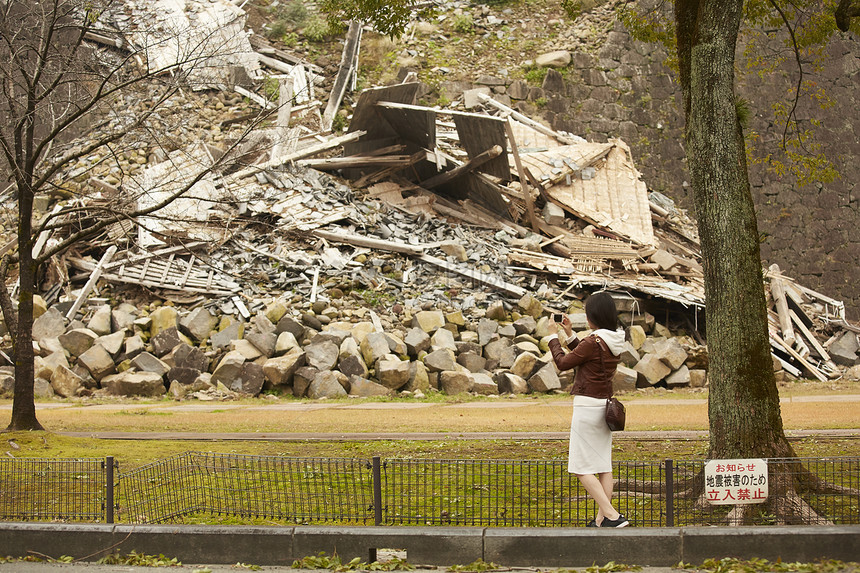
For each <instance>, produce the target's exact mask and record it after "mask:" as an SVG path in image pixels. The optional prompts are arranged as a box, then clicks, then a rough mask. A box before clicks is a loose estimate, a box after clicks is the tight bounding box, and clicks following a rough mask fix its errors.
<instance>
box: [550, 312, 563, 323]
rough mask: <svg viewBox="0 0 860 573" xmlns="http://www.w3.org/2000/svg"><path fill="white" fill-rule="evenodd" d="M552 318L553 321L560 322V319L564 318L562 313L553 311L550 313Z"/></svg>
mask: <svg viewBox="0 0 860 573" xmlns="http://www.w3.org/2000/svg"><path fill="white" fill-rule="evenodd" d="M552 320H553V322H558V323H561V321H562V320H564V315H563V314H561V313H560V312H554V313H552Z"/></svg>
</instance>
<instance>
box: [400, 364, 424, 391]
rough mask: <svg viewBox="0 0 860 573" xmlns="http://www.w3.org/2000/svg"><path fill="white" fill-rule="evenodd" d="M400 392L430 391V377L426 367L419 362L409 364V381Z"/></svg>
mask: <svg viewBox="0 0 860 573" xmlns="http://www.w3.org/2000/svg"><path fill="white" fill-rule="evenodd" d="M401 390H402V391H409V392H424V393H426V392H428V391H429V390H430V377H429V376H428V372H427V367H426V366H425V365H424V363H423V362H421V361H420V360H413V361H411V362H409V380H407V382H406V385H405V386H403V388H401Z"/></svg>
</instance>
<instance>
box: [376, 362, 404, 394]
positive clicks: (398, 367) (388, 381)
mask: <svg viewBox="0 0 860 573" xmlns="http://www.w3.org/2000/svg"><path fill="white" fill-rule="evenodd" d="M376 379H377V380H379V383H380V384H382V385H383V386H385V387H386V388H390V389H392V390H399V389H400V388H402V387H403V386H404V385H405V384H406V383H407V382H408V381H409V362H408V361H405V360H380V361H379V362H377V363H376Z"/></svg>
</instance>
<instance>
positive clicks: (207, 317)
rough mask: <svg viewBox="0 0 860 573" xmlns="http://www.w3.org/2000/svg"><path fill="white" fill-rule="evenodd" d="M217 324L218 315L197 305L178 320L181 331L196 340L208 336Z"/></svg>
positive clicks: (199, 340) (198, 340)
mask: <svg viewBox="0 0 860 573" xmlns="http://www.w3.org/2000/svg"><path fill="white" fill-rule="evenodd" d="M217 325H218V317H217V316H214V315H213V314H212V313H211V312H210V311H209V309H208V308H204V307H202V306H198V307H197V308H195V309H194V310H192V311H191V312H189V313H188V314H186V315H185V316H183V317H182V319H181V320H180V321H179V327H180V328H181V329H182V332H184V333H185V334H187V335H188V336H190V337H191V338H192V339H193V340H194V341H196V342H203V341H204V340H206V339H207V338H209V334H210V333H211V332H212V331H213V330H215V327H216V326H217Z"/></svg>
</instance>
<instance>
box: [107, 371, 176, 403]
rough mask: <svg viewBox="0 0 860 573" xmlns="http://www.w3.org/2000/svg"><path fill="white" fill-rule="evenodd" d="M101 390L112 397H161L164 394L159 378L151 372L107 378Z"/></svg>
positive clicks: (125, 373)
mask: <svg viewBox="0 0 860 573" xmlns="http://www.w3.org/2000/svg"><path fill="white" fill-rule="evenodd" d="M101 384H102V388H104V389H105V390H106V391H107V393H108V394H111V395H113V396H148V397H154V396H161V395H162V394H164V393H165V391H166V389H165V387H164V382H163V381H162V379H161V376H159V375H158V374H155V373H153V372H132V371H131V370H127V371H125V372H122V373H120V374H113V375H111V376H107V377H105V378H104V379H103V380H102V383H101Z"/></svg>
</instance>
